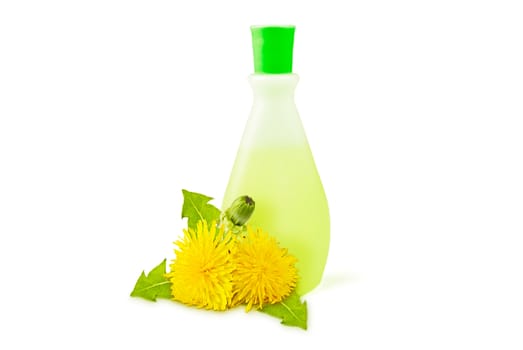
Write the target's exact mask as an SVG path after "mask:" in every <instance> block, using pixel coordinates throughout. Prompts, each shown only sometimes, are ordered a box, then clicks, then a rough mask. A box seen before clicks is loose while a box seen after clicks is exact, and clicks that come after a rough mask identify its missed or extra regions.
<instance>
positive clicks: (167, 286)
mask: <svg viewBox="0 0 523 350" xmlns="http://www.w3.org/2000/svg"><path fill="white" fill-rule="evenodd" d="M165 267H166V259H164V260H163V261H162V262H161V263H160V264H159V265H158V266H156V267H155V268H154V269H152V270H151V272H149V274H148V275H146V274H145V271H142V274H141V275H140V277H139V278H138V280H137V281H136V285H135V286H134V289H133V291H132V292H131V296H132V297H140V298H144V299H147V300H150V301H156V298H162V299H170V298H171V282H169V280H168V279H167V278H166V277H165Z"/></svg>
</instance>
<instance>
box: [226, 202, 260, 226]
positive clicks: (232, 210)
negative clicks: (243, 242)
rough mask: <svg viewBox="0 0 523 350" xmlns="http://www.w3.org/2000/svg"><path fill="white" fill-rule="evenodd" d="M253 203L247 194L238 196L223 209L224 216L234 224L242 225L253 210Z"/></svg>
mask: <svg viewBox="0 0 523 350" xmlns="http://www.w3.org/2000/svg"><path fill="white" fill-rule="evenodd" d="M254 207H255V203H254V200H253V199H252V198H251V197H249V196H241V197H238V198H236V199H235V200H234V202H232V204H231V206H230V207H229V209H227V210H226V211H225V217H226V218H227V220H229V221H230V222H232V223H233V224H234V225H236V226H243V225H245V224H246V223H247V221H249V218H250V217H251V215H252V213H253V212H254Z"/></svg>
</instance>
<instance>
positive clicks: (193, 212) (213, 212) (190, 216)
mask: <svg viewBox="0 0 523 350" xmlns="http://www.w3.org/2000/svg"><path fill="white" fill-rule="evenodd" d="M182 193H183V207H182V218H187V225H188V226H189V228H192V229H196V224H197V223H198V221H200V220H206V221H207V223H209V224H210V223H211V222H212V221H213V220H216V221H218V220H219V218H220V210H218V208H216V207H215V206H214V205H212V204H209V203H208V202H209V201H210V200H211V199H213V198H211V197H207V196H205V195H203V194H200V193H196V192H189V191H187V190H182Z"/></svg>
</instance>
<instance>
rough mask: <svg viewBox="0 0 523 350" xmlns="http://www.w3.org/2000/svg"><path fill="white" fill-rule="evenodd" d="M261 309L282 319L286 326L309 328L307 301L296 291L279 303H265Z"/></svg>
mask: <svg viewBox="0 0 523 350" xmlns="http://www.w3.org/2000/svg"><path fill="white" fill-rule="evenodd" d="M259 311H260V312H263V313H266V314H269V315H271V316H274V317H277V318H279V319H281V320H282V321H281V323H282V324H284V325H286V326H293V327H300V328H302V329H307V302H303V303H302V302H301V300H300V297H299V296H298V294H296V293H295V292H293V293H292V294H291V295H289V296H288V297H287V298H286V299H285V300H283V301H281V302H279V303H277V304H272V305H270V304H269V305H265V306H264V307H263V309H261V310H259Z"/></svg>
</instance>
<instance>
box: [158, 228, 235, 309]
mask: <svg viewBox="0 0 523 350" xmlns="http://www.w3.org/2000/svg"><path fill="white" fill-rule="evenodd" d="M217 231H218V232H217ZM183 232H184V237H183V239H182V240H179V241H177V242H175V245H176V246H177V247H178V249H176V250H175V255H176V259H175V260H173V261H172V263H171V265H170V272H169V273H167V278H168V279H169V280H170V281H171V294H172V297H173V299H174V300H178V301H180V302H182V303H184V304H187V305H193V306H196V307H199V308H206V309H212V310H225V309H226V308H227V307H228V306H229V305H230V303H231V297H232V275H231V273H232V270H233V265H232V262H231V253H232V250H233V244H234V241H233V240H232V237H231V234H230V233H226V234H224V227H223V226H221V227H220V228H219V230H217V229H216V223H215V222H213V223H211V225H210V227H209V226H208V225H207V222H206V221H200V222H198V224H197V227H196V230H193V229H191V228H190V229H188V230H184V231H183Z"/></svg>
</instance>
